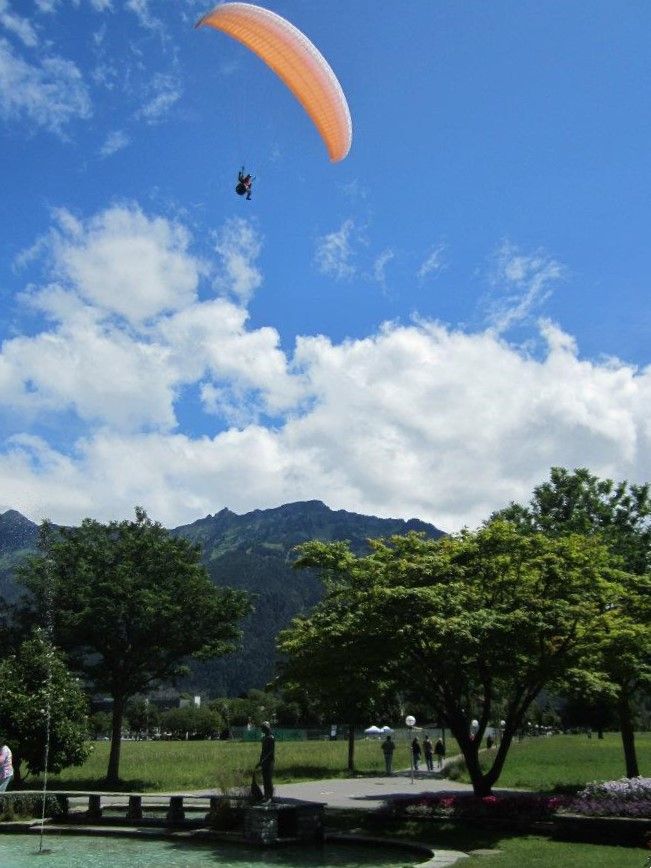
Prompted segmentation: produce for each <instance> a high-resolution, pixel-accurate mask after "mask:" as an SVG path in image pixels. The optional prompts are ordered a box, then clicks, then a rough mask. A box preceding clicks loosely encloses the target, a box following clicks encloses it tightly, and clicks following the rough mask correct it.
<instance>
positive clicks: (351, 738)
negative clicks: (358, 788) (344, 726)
mask: <svg viewBox="0 0 651 868" xmlns="http://www.w3.org/2000/svg"><path fill="white" fill-rule="evenodd" d="M348 771H349V772H350V773H351V774H352V773H353V772H354V771H355V725H354V724H353V723H349V724H348Z"/></svg>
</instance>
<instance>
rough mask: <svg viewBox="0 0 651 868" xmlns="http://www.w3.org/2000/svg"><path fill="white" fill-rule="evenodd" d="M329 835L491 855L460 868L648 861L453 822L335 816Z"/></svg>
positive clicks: (614, 866)
mask: <svg viewBox="0 0 651 868" xmlns="http://www.w3.org/2000/svg"><path fill="white" fill-rule="evenodd" d="M328 825H329V827H330V828H331V829H332V830H333V831H336V830H339V829H342V830H343V829H347V828H353V827H355V826H356V827H357V828H358V829H359V830H360V831H363V832H364V833H367V834H369V835H373V836H380V837H382V836H384V835H386V836H387V837H390V838H404V839H405V840H409V841H423V842H424V843H427V844H430V845H431V846H432V847H433V848H434V850H436V849H437V848H438V849H440V850H461V851H462V852H464V853H471V852H472V851H473V850H492V851H493V852H492V853H491V856H490V858H487V857H486V856H479V855H477V856H472V855H471V857H470V859H464V860H463V862H462V863H461V864H463V865H464V866H465V868H472V866H475V865H477V866H479V865H484V866H486V865H490V866H491V868H592V866H599V868H649V856H648V855H647V853H646V852H645V851H644V850H640V849H636V848H632V847H611V846H605V845H602V844H599V845H596V844H571V843H566V842H564V841H552V840H550V839H549V838H545V837H541V836H538V835H513V834H505V833H504V832H499V831H497V832H495V831H492V830H490V829H480V828H475V827H473V826H468V825H461V824H455V823H447V824H444V823H435V824H434V823H431V822H427V821H422V820H421V821H419V820H403V821H399V820H398V821H390V822H389V823H387V821H386V819H383V820H382V822H381V824H380V823H379V822H378V820H377V818H374V817H373V816H372V815H370V814H369V815H366V814H362V813H360V812H352V811H341V812H333V813H329V815H328Z"/></svg>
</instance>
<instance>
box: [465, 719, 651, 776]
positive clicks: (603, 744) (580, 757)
mask: <svg viewBox="0 0 651 868" xmlns="http://www.w3.org/2000/svg"><path fill="white" fill-rule="evenodd" d="M635 744H636V747H637V756H638V763H639V766H640V774H642V775H643V776H647V777H648V776H651V733H638V734H637V735H636V737H635ZM485 762H486V759H485V758H484V763H485ZM624 774H625V767H624V754H623V751H622V740H621V737H620V735H619V733H615V732H607V733H605V735H604V738H603V739H598V738H597V737H596V736H595V735H593V737H592V738H590V739H589V738H588V737H587V736H585V735H555V736H553V737H552V738H533V739H527V740H525V741H523V742H521V743H518V742H516V743H515V744H514V745H513V747H512V748H511V750H510V751H509V755H508V757H507V759H506V763H505V765H504V770H503V771H502V775H501V777H500V779H499V782H498V786H500V787H523V788H525V789H534V790H553V789H554V788H556V787H572V786H574V787H576V786H582V785H583V784H585V783H587V782H588V781H594V780H613V779H616V778H621V777H623V776H624ZM461 780H469V778H468V777H467V776H465V777H462V778H461Z"/></svg>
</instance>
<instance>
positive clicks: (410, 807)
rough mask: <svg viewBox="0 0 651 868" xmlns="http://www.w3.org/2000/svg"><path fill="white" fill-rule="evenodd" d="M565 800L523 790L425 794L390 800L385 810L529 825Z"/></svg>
mask: <svg viewBox="0 0 651 868" xmlns="http://www.w3.org/2000/svg"><path fill="white" fill-rule="evenodd" d="M566 802H567V799H566V798H564V797H563V796H540V795H534V794H528V793H523V794H522V795H517V796H484V797H483V798H478V797H476V796H470V795H465V794H460V795H434V794H431V795H429V794H425V795H423V796H419V797H417V798H414V799H400V800H396V801H394V802H392V803H391V804H390V805H389V807H388V810H389V811H390V812H391V813H392V814H393V815H394V816H401V817H413V818H421V819H426V818H432V819H444V820H465V821H480V822H481V821H490V822H492V821H502V822H507V823H508V824H512V825H522V824H525V825H529V824H531V823H539V822H545V821H548V820H550V819H551V818H552V817H553V815H554V814H555V813H556V811H557V810H558V809H559V808H560V807H561V806H563V805H564V804H565V803H566Z"/></svg>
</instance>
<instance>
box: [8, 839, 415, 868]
mask: <svg viewBox="0 0 651 868" xmlns="http://www.w3.org/2000/svg"><path fill="white" fill-rule="evenodd" d="M43 847H44V848H47V849H48V850H50V851H51V852H49V853H42V854H39V853H38V849H39V839H38V836H37V835H8V834H0V865H1V866H2V868H25V866H32V868H38V866H42V868H151V866H154V865H155V866H156V868H198V866H203V868H205V866H210V865H214V866H219V868H330V866H332V868H368V866H371V865H373V866H377V868H402V866H404V865H405V864H408V863H410V862H411V863H414V864H415V863H417V862H422V861H423V857H422V856H421V857H418V856H414V855H413V854H412V853H409V852H408V851H406V850H391V849H388V848H386V847H376V846H369V847H366V846H362V845H346V844H341V845H339V844H327V845H325V846H324V847H312V846H304V847H302V846H301V847H298V846H297V847H282V848H278V849H274V850H260V849H257V848H251V847H245V846H236V845H231V844H215V843H211V844H207V843H197V844H186V843H182V842H179V841H163V840H142V839H138V840H134V839H133V838H101V837H97V838H91V837H86V836H82V835H49V836H48V835H46V836H45V837H44V839H43Z"/></svg>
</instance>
